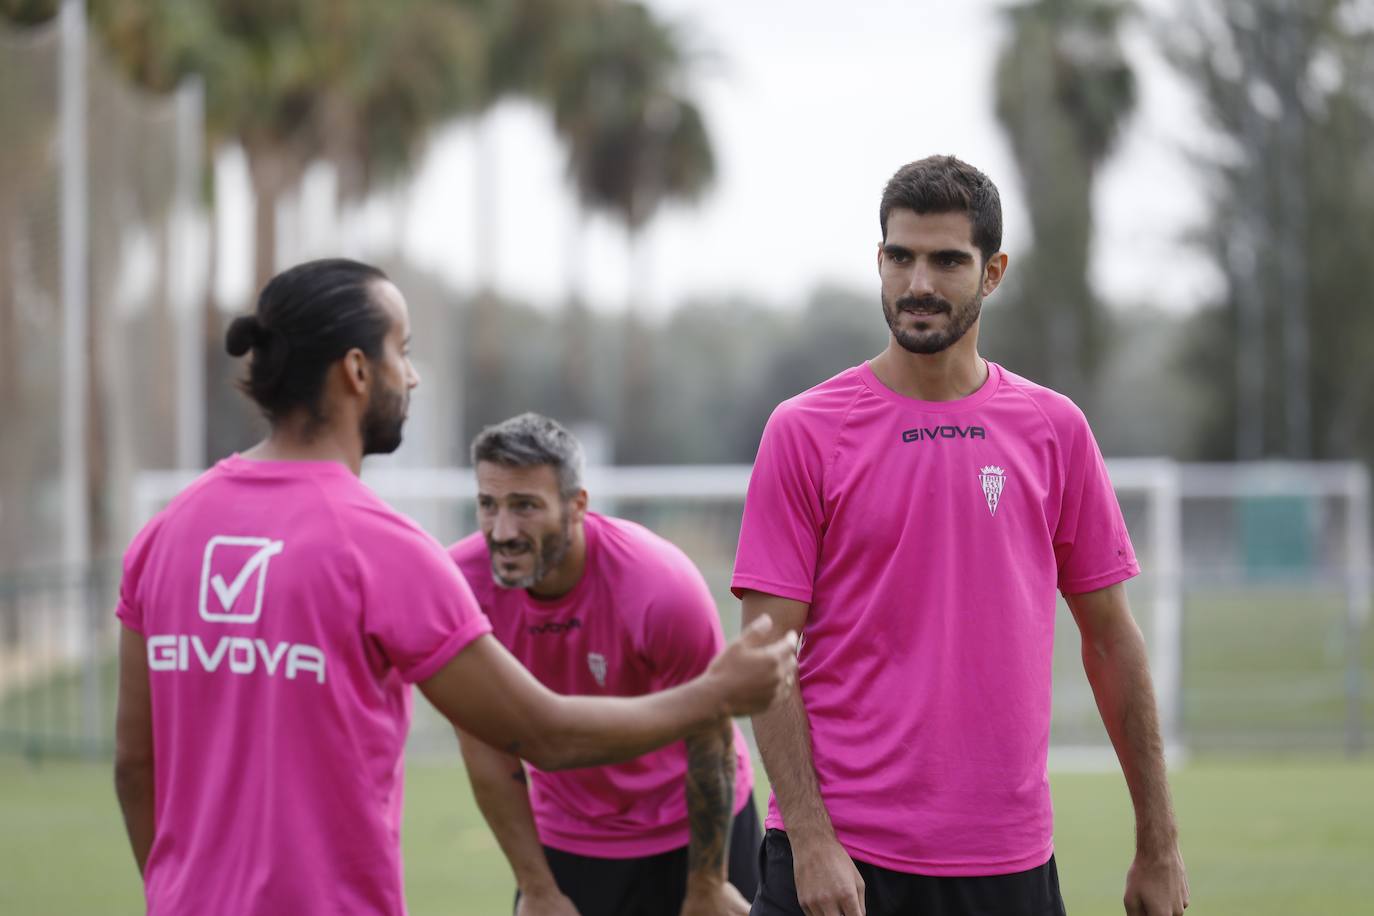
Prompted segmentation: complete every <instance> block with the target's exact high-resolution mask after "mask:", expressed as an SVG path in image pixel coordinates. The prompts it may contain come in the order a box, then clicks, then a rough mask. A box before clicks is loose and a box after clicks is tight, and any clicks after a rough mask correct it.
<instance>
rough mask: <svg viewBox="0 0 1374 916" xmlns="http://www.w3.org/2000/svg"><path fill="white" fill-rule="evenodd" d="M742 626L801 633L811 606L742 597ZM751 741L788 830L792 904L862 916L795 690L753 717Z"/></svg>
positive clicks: (812, 913) (811, 911)
mask: <svg viewBox="0 0 1374 916" xmlns="http://www.w3.org/2000/svg"><path fill="white" fill-rule="evenodd" d="M743 601H744V625H745V626H749V625H750V624H751V623H753V622H754V621H756V620H759V619H762V618H764V617H771V618H772V620H773V626H774V627H775V628H777V629H779V630H792V631H795V632H801V630H802V628H803V627H804V626H805V625H806V618H807V615H808V614H809V613H810V610H811V606H810V605H808V604H804V603H802V602H800V601H793V600H790V599H787V598H779V597H777V596H775V595H767V594H764V593H763V592H756V591H746V592H745V593H744V599H743ZM754 738H755V740H757V741H758V745H759V755H760V756H761V757H763V765H764V767H766V768H767V770H768V778H769V779H770V780H771V781H772V784H773V794H775V795H776V796H777V799H778V807H779V808H780V809H781V811H782V819H783V822H784V823H786V825H787V838H788V840H789V841H790V842H791V845H792V862H793V868H794V871H795V873H796V882H797V900H798V902H799V903H800V904H801V906H802V911H803V912H804V913H805V914H806V916H863V912H864V881H863V878H862V877H860V875H859V871H858V869H856V868H855V867H854V862H853V860H852V859H850V858H849V854H848V853H846V852H845V851H844V847H843V846H841V845H840V843H839V840H837V839H836V838H835V828H834V827H833V826H832V825H831V823H830V814H829V812H827V811H826V810H825V803H824V802H823V801H822V800H821V790H820V786H819V784H818V783H817V781H816V768H815V764H814V762H813V758H812V756H811V726H810V722H809V720H808V719H807V717H806V707H805V706H804V705H802V697H801V691H800V690H794V691H792V692H791V693H790V694H788V695H787V696H785V697H783V699H782V700H781V701H780V702H778V703H776V704H774V705H773V706H772V707H770V708H769V709H768V710H767V711H766V712H763V713H759V714H757V715H755V716H754Z"/></svg>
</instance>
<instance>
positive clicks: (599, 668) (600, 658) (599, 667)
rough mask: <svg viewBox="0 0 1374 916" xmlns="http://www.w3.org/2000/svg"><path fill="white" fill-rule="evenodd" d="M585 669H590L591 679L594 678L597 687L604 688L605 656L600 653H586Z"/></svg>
mask: <svg viewBox="0 0 1374 916" xmlns="http://www.w3.org/2000/svg"><path fill="white" fill-rule="evenodd" d="M587 667H588V668H590V669H591V672H592V677H594V678H596V685H597V686H598V687H605V686H606V656H604V655H602V654H601V653H600V652H588V653H587Z"/></svg>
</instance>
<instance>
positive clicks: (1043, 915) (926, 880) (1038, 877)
mask: <svg viewBox="0 0 1374 916" xmlns="http://www.w3.org/2000/svg"><path fill="white" fill-rule="evenodd" d="M854 865H855V867H856V868H858V870H859V875H860V876H861V877H862V878H863V879H864V909H865V911H866V913H867V916H1064V900H1063V898H1062V897H1060V896H1059V872H1058V870H1056V869H1055V867H1054V856H1050V860H1049V861H1048V862H1046V863H1045V864H1044V865H1041V866H1040V867H1039V868H1032V869H1031V870H1029V871H1020V872H1016V873H1014V874H1010V875H988V876H986V877H977V878H932V877H929V876H927V875H909V874H906V873H905V872H899V871H891V870H889V869H886V868H879V867H878V866H876V865H869V864H868V863H867V862H859V861H857V860H856V861H855V862H854ZM749 913H750V916H802V908H801V905H800V904H798V903H797V884H796V879H795V876H794V874H793V870H792V844H791V843H789V842H788V840H787V834H786V833H784V832H783V831H781V830H770V831H768V835H767V836H766V837H765V838H764V841H763V849H762V850H760V851H759V892H758V895H757V896H756V897H755V898H754V906H753V909H751V910H750V911H749Z"/></svg>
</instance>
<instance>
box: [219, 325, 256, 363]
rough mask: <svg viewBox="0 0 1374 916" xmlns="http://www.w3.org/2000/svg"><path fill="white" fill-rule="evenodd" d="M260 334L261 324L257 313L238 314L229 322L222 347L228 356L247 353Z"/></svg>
mask: <svg viewBox="0 0 1374 916" xmlns="http://www.w3.org/2000/svg"><path fill="white" fill-rule="evenodd" d="M261 336H262V325H261V324H259V323H258V316H257V315H240V316H239V317H237V318H235V319H234V320H233V321H231V322H229V330H227V331H225V333H224V349H226V350H228V351H229V355H230V356H242V355H243V354H245V353H247V352H248V351H249V350H250V349H251V348H252V347H253V345H254V344H255V343H257V342H258V339H259V338H260V337H261Z"/></svg>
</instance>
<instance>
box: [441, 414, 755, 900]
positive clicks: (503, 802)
mask: <svg viewBox="0 0 1374 916" xmlns="http://www.w3.org/2000/svg"><path fill="white" fill-rule="evenodd" d="M472 464H473V467H474V469H475V471H476V475H477V523H478V528H479V530H478V531H477V532H476V533H475V534H473V535H472V536H470V537H468V538H465V539H463V540H462V541H459V542H458V543H457V544H455V545H453V547H451V548H450V551H449V552H450V554H451V555H452V557H453V559H454V561H455V562H456V563H457V564H458V568H459V569H461V570H462V573H463V577H464V578H465V579H466V580H467V582H468V584H469V585H470V586H471V587H472V590H473V593H474V594H475V595H476V597H477V602H478V604H479V605H480V606H481V608H482V612H483V613H484V614H485V615H486V616H487V618H488V619H489V620H490V621H491V624H492V627H493V633H494V635H495V636H496V638H497V639H499V640H500V641H501V644H502V645H504V646H505V647H506V648H507V649H509V650H510V651H511V652H512V653H513V654H514V655H515V657H516V658H518V659H519V660H520V662H521V663H522V664H524V665H525V666H526V667H527V668H529V670H530V672H531V673H532V674H534V676H535V677H537V678H538V679H539V680H540V681H541V682H543V683H544V685H545V686H547V687H549V688H550V689H552V690H555V691H557V692H559V693H567V694H583V695H588V696H627V697H629V696H638V695H640V694H645V693H649V692H652V691H655V690H662V689H665V688H670V687H672V686H674V685H676V684H680V683H683V682H684V681H687V680H690V679H691V678H693V677H695V676H697V675H698V674H699V673H700V672H701V671H703V670H704V669H705V668H706V666H707V664H708V663H709V661H710V659H711V657H712V656H714V655H715V654H716V653H717V652H718V651H720V647H721V645H723V644H724V638H723V637H722V635H721V627H720V618H719V612H718V611H717V609H716V604H715V601H714V600H713V599H712V597H711V593H710V590H709V589H708V588H707V586H706V582H705V580H704V579H703V578H702V576H701V573H700V572H698V571H697V569H696V567H695V566H693V565H692V561H691V560H689V559H688V558H687V556H686V555H685V554H684V553H683V552H682V551H681V550H679V549H678V548H677V547H675V546H673V545H672V544H671V543H669V542H668V541H666V540H664V539H663V538H661V537H658V536H657V535H655V534H654V533H652V532H651V531H648V530H647V529H645V528H643V527H641V526H639V525H636V524H634V523H633V522H629V521H625V520H623V519H618V518H612V517H610V516H606V515H600V514H598V513H596V512H591V511H588V509H587V490H586V488H585V487H584V486H583V481H582V471H583V457H582V446H581V445H580V444H579V443H578V441H577V439H576V438H574V437H573V435H572V434H571V433H570V432H568V431H567V430H566V429H564V428H563V427H562V426H561V425H559V424H558V423H556V422H555V421H553V420H551V419H549V418H548V417H543V416H540V415H538V414H534V413H526V414H521V415H520V416H517V417H512V418H510V419H509V420H506V421H505V422H502V423H498V424H496V425H495V426H489V427H487V428H486V429H484V430H482V432H481V433H480V434H478V436H477V438H476V439H475V440H474V441H473V443H472ZM459 737H460V739H461V741H462V748H463V757H464V759H465V761H466V763H467V770H468V775H469V777H470V778H471V780H472V787H473V792H474V794H475V795H476V797H477V803H478V805H479V807H480V808H481V809H482V813H483V815H484V816H485V817H486V819H487V823H488V824H489V825H490V826H491V829H492V831H493V832H494V833H495V834H496V838H497V840H498V841H499V842H500V844H501V849H502V850H503V851H504V852H505V854H506V858H507V859H508V860H509V861H510V865H511V869H512V871H513V872H514V873H515V880H516V885H517V888H518V897H517V903H516V914H517V916H617V914H622V913H633V914H636V916H730V914H740V916H743V914H746V913H748V912H749V903H748V900H750V899H752V898H753V896H754V890H755V887H756V886H757V883H758V877H757V876H758V865H757V857H756V856H757V852H758V847H759V842H760V840H761V835H760V831H759V824H758V815H757V813H756V812H755V811H754V806H753V794H752V788H753V770H752V768H751V767H750V763H749V750H748V747H747V745H745V743H744V738H743V736H742V735H741V734H740V731H739V729H738V728H736V727H734V725H733V723H729V722H725V721H722V722H720V723H719V725H718V727H716V728H712V729H704V730H702V731H699V732H697V733H695V734H693V735H689V736H687V740H686V741H685V742H681V743H678V744H674V745H672V746H671V747H667V748H663V749H661V750H657V751H654V752H652V753H649V754H645V755H643V756H641V757H638V758H636V759H634V760H629V761H626V762H624V763H621V764H615V765H610V766H603V767H596V768H588V769H583V770H572V771H569V772H566V773H549V772H545V771H544V770H543V768H541V767H539V766H537V765H535V766H531V767H530V768H529V773H528V781H527V776H526V770H525V767H524V766H523V765H522V763H521V762H520V760H518V759H516V757H514V756H513V755H511V754H508V753H504V752H502V751H501V750H499V749H497V748H495V747H491V746H489V745H488V744H487V743H486V742H483V741H481V740H479V739H478V738H477V737H474V736H473V735H471V734H466V733H464V732H462V731H461V730H460V732H459ZM732 818H733V823H732Z"/></svg>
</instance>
